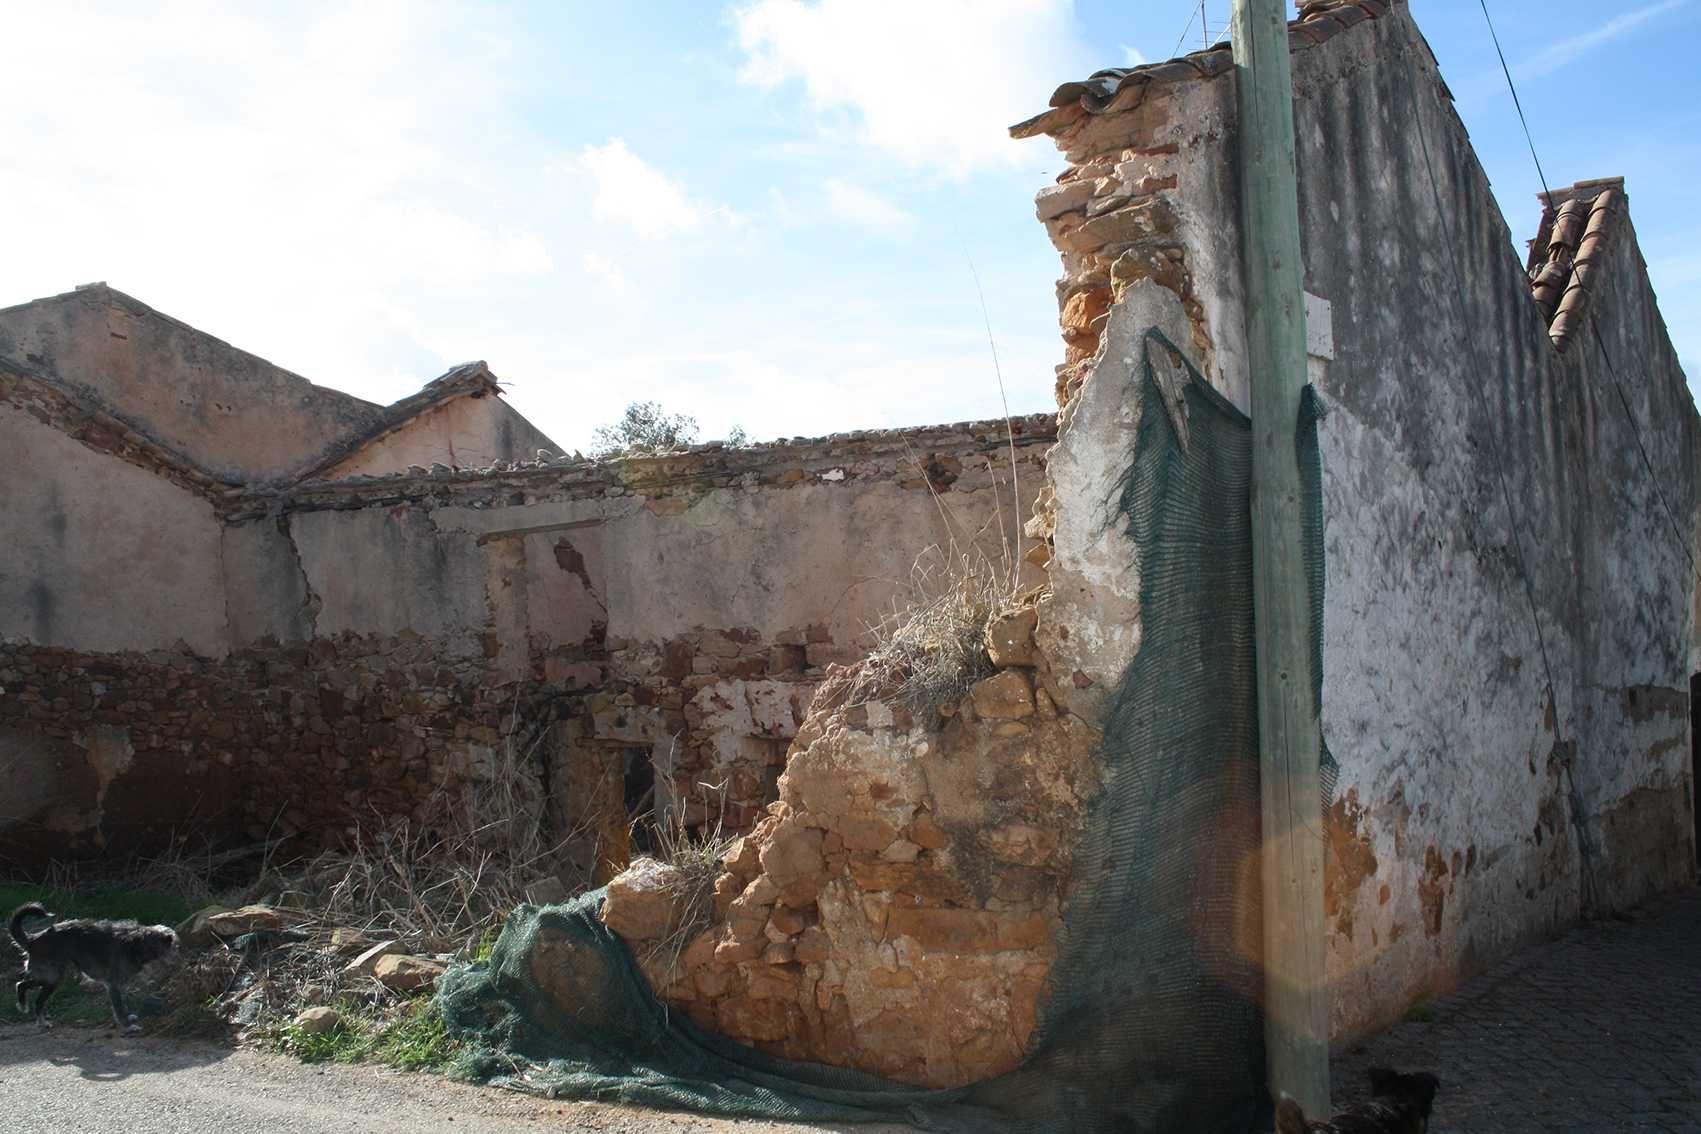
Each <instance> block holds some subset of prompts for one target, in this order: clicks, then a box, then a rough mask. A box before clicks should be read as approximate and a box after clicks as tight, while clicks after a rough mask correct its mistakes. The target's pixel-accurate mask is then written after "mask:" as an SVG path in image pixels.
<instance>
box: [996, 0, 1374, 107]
mask: <svg viewBox="0 0 1701 1134" xmlns="http://www.w3.org/2000/svg"><path fill="white" fill-rule="evenodd" d="M1402 2H1403V0H1307V2H1306V3H1304V4H1301V5H1300V9H1299V18H1298V19H1297V20H1295V21H1293V22H1292V23H1290V24H1289V25H1288V39H1289V43H1290V45H1291V46H1292V47H1293V48H1294V49H1295V50H1299V49H1301V48H1305V47H1309V46H1312V45H1313V44H1318V43H1322V42H1324V41H1326V40H1328V39H1331V38H1333V37H1334V36H1336V35H1338V34H1339V33H1341V32H1343V31H1346V30H1347V29H1348V28H1350V27H1352V26H1353V25H1354V24H1357V23H1360V22H1362V21H1364V20H1370V19H1375V18H1376V17H1378V16H1384V15H1387V14H1388V10H1389V9H1390V8H1392V7H1393V6H1394V5H1395V4H1398V3H1402ZM1233 65H1234V62H1233V54H1232V51H1231V49H1230V47H1229V44H1228V43H1227V42H1223V43H1219V44H1217V45H1215V46H1214V47H1211V48H1208V49H1207V50H1204V51H1196V52H1194V53H1193V54H1191V55H1184V56H1182V57H1181V58H1180V59H1171V60H1167V61H1165V62H1161V63H1146V64H1143V65H1141V66H1139V67H1132V68H1130V67H1109V68H1106V69H1105V70H1103V71H1094V72H1093V73H1092V74H1091V75H1089V76H1087V78H1085V79H1083V80H1080V81H1078V82H1073V83H1064V84H1063V85H1062V86H1060V87H1058V88H1057V90H1056V91H1055V92H1053V94H1052V96H1051V109H1050V110H1046V111H1043V112H1041V113H1040V114H1036V115H1035V116H1034V117H1032V118H1030V119H1028V120H1027V121H1025V122H1018V123H1017V124H1016V125H1014V126H1012V127H1010V135H1011V137H1015V138H1031V137H1033V136H1034V135H1035V134H1051V133H1056V132H1057V131H1059V130H1062V129H1063V128H1064V127H1066V126H1068V125H1069V124H1070V123H1072V122H1075V121H1076V120H1078V119H1079V118H1080V117H1081V112H1082V111H1083V110H1084V111H1086V112H1087V113H1088V114H1100V113H1102V112H1104V110H1105V109H1107V108H1108V107H1109V106H1110V104H1111V102H1112V101H1113V100H1114V99H1115V98H1116V96H1117V95H1119V94H1121V93H1122V92H1123V91H1125V90H1127V89H1129V88H1131V87H1135V86H1144V85H1146V84H1148V83H1174V82H1187V81H1190V80H1192V79H1200V78H1205V79H1208V78H1211V77H1213V76H1215V75H1220V74H1222V73H1223V72H1224V71H1227V70H1229V69H1230V68H1231V67H1232V66H1233Z"/></svg>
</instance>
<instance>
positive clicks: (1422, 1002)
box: [1406, 996, 1435, 1024]
mask: <svg viewBox="0 0 1701 1134" xmlns="http://www.w3.org/2000/svg"><path fill="white" fill-rule="evenodd" d="M1406 1019H1407V1020H1409V1021H1411V1022H1412V1023H1414V1024H1433V1023H1435V1001H1433V1000H1431V999H1430V998H1429V997H1427V996H1420V997H1418V998H1417V999H1416V1000H1414V1001H1412V1006H1411V1007H1410V1008H1407V1009H1406Z"/></svg>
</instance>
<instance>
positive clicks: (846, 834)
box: [604, 608, 1098, 1087]
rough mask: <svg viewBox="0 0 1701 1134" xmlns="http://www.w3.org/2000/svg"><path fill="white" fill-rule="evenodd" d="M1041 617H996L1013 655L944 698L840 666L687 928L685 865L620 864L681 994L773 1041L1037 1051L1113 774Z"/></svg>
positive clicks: (630, 900)
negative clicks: (1075, 858)
mask: <svg viewBox="0 0 1701 1134" xmlns="http://www.w3.org/2000/svg"><path fill="white" fill-rule="evenodd" d="M1033 627H1034V614H1033V611H1032V609H1031V608H1030V609H1027V610H1025V611H1023V612H1021V613H1017V614H1013V615H1012V616H1011V617H1009V618H1007V619H1005V620H1003V621H1001V622H1000V623H999V624H997V625H996V627H995V629H994V632H993V634H992V638H993V641H994V643H995V655H996V656H997V657H999V658H1000V660H1002V661H1003V662H1005V663H1006V664H1005V665H1004V667H1003V668H1000V669H999V670H998V672H996V673H995V674H994V675H993V676H990V677H988V678H986V679H984V680H982V681H980V682H979V683H978V684H976V685H974V686H973V687H972V689H971V690H970V692H969V694H968V695H967V696H965V697H964V698H963V699H962V700H961V701H960V702H957V703H950V704H946V705H943V706H940V707H939V708H938V709H936V710H935V709H929V710H925V711H923V710H922V709H920V708H919V707H918V708H917V709H916V710H915V711H912V709H911V708H910V707H909V706H908V704H907V703H906V701H905V699H904V697H903V696H902V695H901V694H900V693H899V692H898V691H897V690H895V689H893V688H886V689H867V688H863V686H864V685H865V684H866V682H867V681H868V680H869V679H870V675H869V672H868V671H867V669H866V667H863V666H858V667H851V668H845V667H839V666H833V667H831V668H830V669H829V675H828V677H827V680H826V683H825V684H824V685H823V687H822V690H821V692H820V693H819V694H818V696H817V698H816V701H815V705H814V707H813V709H812V710H811V712H810V714H809V717H808V719H807V721H806V722H805V723H804V726H803V728H802V730H801V731H800V732H799V733H798V735H797V737H796V739H795V741H794V742H793V745H792V749H791V753H790V756H789V758H788V759H787V761H786V763H785V774H784V775H783V776H782V777H781V778H780V781H779V785H778V787H779V799H778V802H776V803H774V804H772V805H770V806H769V807H768V809H767V815H766V816H765V817H764V818H763V819H762V821H761V822H760V823H758V824H757V825H756V827H755V829H754V830H753V831H752V832H751V833H750V834H749V835H747V836H745V837H744V838H742V839H740V840H738V841H737V842H736V843H735V844H734V846H733V848H732V850H731V851H730V852H729V853H728V854H727V856H726V859H725V866H726V870H725V872H724V873H723V874H721V875H720V877H719V878H718V879H717V880H716V882H715V897H714V914H715V924H713V925H712V926H710V927H709V928H707V929H704V930H702V931H701V932H700V933H698V934H697V935H696V936H695V937H694V938H693V939H692V940H690V941H689V942H683V943H681V942H678V940H677V937H675V939H674V941H673V943H672V947H671V948H670V947H669V942H668V935H669V934H675V935H676V934H677V933H678V926H677V919H678V917H679V916H680V914H679V912H678V911H677V910H675V909H674V907H673V905H672V902H673V901H674V897H675V895H674V894H673V893H672V892H671V891H670V887H672V886H676V885H677V883H676V881H675V880H674V879H673V877H672V876H671V874H672V868H669V867H662V866H657V865H655V864H648V865H642V866H640V867H637V868H634V870H633V871H632V872H631V873H629V874H627V875H623V876H622V877H621V878H619V879H616V880H615V882H614V884H613V885H612V886H611V888H610V893H609V899H608V901H607V902H606V903H605V907H604V916H605V918H606V919H607V920H608V923H609V925H610V926H611V927H612V928H614V929H616V931H618V932H621V933H623V934H625V935H626V936H627V937H628V939H629V940H630V941H631V942H632V943H633V946H634V949H635V950H636V952H637V955H638V957H639V961H640V964H642V965H643V966H644V968H645V970H646V973H647V974H648V975H649V977H650V979H651V981H652V983H653V985H654V986H655V987H656V988H657V990H658V991H659V992H660V994H661V995H662V996H663V998H664V999H666V1000H668V1001H669V1002H671V1003H672V1004H674V1005H675V1006H676V1007H678V1008H679V1009H681V1010H683V1011H685V1012H686V1013H688V1014H689V1015H690V1016H691V1018H692V1019H693V1020H695V1021H696V1022H697V1023H698V1024H700V1025H701V1026H703V1027H705V1028H709V1029H711V1030H714V1031H718V1032H721V1033H722V1034H725V1035H728V1036H732V1037H734V1038H736V1039H739V1040H742V1041H744V1042H747V1043H750V1044H753V1045H755V1046H757V1047H759V1048H761V1049H762V1050H764V1051H768V1052H770V1053H772V1054H775V1055H780V1056H785V1057H788V1058H793V1059H801V1060H808V1061H813V1062H826V1063H831V1064H837V1065H844V1066H852V1067H856V1068H859V1069H861V1070H865V1071H870V1072H874V1073H877V1074H881V1075H885V1076H887V1077H889V1078H892V1079H895V1080H898V1081H900V1082H908V1083H914V1084H917V1085H922V1086H931V1087H947V1086H957V1085H962V1084H965V1083H970V1082H975V1081H978V1080H980V1079H983V1078H986V1077H988V1076H990V1075H995V1074H998V1073H999V1072H1001V1071H1007V1070H1010V1069H1012V1068H1014V1067H1015V1066H1016V1065H1017V1064H1018V1063H1019V1062H1020V1060H1021V1057H1022V1055H1023V1053H1024V1051H1025V1050H1026V1047H1027V1043H1028V1038H1029V1036H1030V1035H1031V1034H1032V1032H1033V1029H1034V1027H1035V1023H1036V1020H1037V1018H1038V1013H1039V1012H1040V1011H1041V1008H1042V1006H1043V1002H1044V997H1045V995H1046V991H1045V990H1046V980H1047V976H1048V974H1049V971H1050V965H1051V961H1052V957H1053V953H1054V949H1055V943H1056V939H1057V935H1058V932H1059V928H1060V913H1061V909H1062V904H1063V901H1064V899H1065V894H1066V889H1067V882H1068V879H1069V876H1070V852H1071V849H1072V847H1073V845H1074V842H1075V839H1076V836H1077V835H1078V833H1079V829H1080V824H1081V821H1082V817H1083V808H1084V804H1085V801H1086V799H1087V798H1088V797H1089V796H1090V795H1091V793H1092V790H1093V789H1094V787H1096V785H1097V775H1098V772H1097V768H1096V765H1095V763H1094V760H1093V753H1094V750H1095V748H1096V746H1097V742H1098V737H1097V734H1096V733H1095V731H1094V730H1093V729H1092V728H1091V727H1090V726H1088V725H1087V724H1085V723H1084V722H1082V721H1081V720H1079V719H1078V718H1076V717H1073V716H1071V715H1069V714H1067V713H1060V712H1059V711H1058V709H1057V696H1058V695H1060V694H1058V691H1057V684H1058V683H1057V680H1056V678H1055V676H1054V675H1053V673H1052V671H1051V669H1050V667H1049V666H1048V665H1047V664H1046V661H1045V659H1044V657H1043V656H1041V655H1040V654H1039V653H1038V652H1037V651H1036V650H1035V649H1034V648H1033V641H1032V634H1033ZM1048 690H1049V692H1048ZM680 944H683V945H684V947H683V949H681V948H680Z"/></svg>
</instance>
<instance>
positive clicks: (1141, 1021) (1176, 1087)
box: [439, 331, 1333, 1134]
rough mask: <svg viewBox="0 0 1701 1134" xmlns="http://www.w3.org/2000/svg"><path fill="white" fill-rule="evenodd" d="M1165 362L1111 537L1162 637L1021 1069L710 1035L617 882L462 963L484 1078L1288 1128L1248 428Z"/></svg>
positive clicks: (585, 1088)
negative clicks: (617, 902)
mask: <svg viewBox="0 0 1701 1134" xmlns="http://www.w3.org/2000/svg"><path fill="white" fill-rule="evenodd" d="M1143 355H1144V364H1145V365H1144V368H1143V374H1142V378H1141V382H1140V397H1141V411H1140V421H1139V427H1138V432H1137V437H1136V443H1135V445H1134V450H1133V452H1132V453H1131V454H1130V464H1129V467H1128V469H1127V471H1126V474H1125V476H1124V477H1123V479H1122V481H1121V483H1120V485H1119V488H1118V490H1117V492H1116V493H1115V495H1114V497H1113V498H1112V499H1111V500H1108V501H1106V502H1105V513H1106V515H1107V516H1108V517H1110V521H1109V523H1108V524H1107V528H1106V531H1105V533H1104V538H1107V539H1129V540H1132V541H1133V543H1134V544H1135V546H1136V547H1137V549H1138V562H1139V564H1140V608H1141V612H1142V631H1143V639H1142V643H1141V646H1140V648H1139V650H1138V652H1137V653H1136V655H1135V658H1134V661H1133V662H1132V663H1131V664H1130V665H1129V667H1128V670H1127V672H1126V673H1125V674H1123V676H1122V678H1121V680H1120V682H1119V684H1118V687H1117V689H1116V690H1115V692H1114V695H1113V697H1112V700H1111V704H1110V710H1109V714H1108V719H1107V721H1106V727H1105V733H1104V742H1103V745H1102V751H1101V753H1100V757H1099V759H1100V761H1101V763H1102V767H1103V774H1104V782H1103V787H1102V789H1101V790H1100V792H1099V794H1098V796H1097V797H1096V798H1095V799H1094V801H1093V802H1092V804H1091V806H1090V808H1089V815H1088V825H1087V831H1086V834H1085V836H1084V838H1083V841H1082V843H1081V845H1080V846H1079V847H1078V848H1077V850H1076V852H1075V855H1074V878H1075V884H1074V888H1073V890H1072V892H1071V894H1070V897H1069V901H1068V905H1067V908H1066V910H1065V913H1064V922H1065V937H1064V939H1063V941H1062V942H1061V943H1060V950H1059V954H1058V957H1057V960H1056V963H1055V966H1054V968H1053V972H1052V995H1051V997H1050V999H1049V1001H1048V1002H1047V1004H1046V1005H1045V1007H1044V1010H1043V1013H1042V1016H1041V1020H1040V1025H1039V1028H1038V1030H1037V1031H1036V1033H1035V1035H1034V1037H1033V1039H1032V1041H1031V1043H1030V1046H1029V1054H1028V1057H1027V1059H1026V1060H1025V1062H1024V1063H1023V1065H1022V1066H1021V1067H1020V1068H1018V1069H1017V1070H1015V1071H1013V1072H1011V1073H1009V1074H1007V1075H1003V1076H1000V1077H998V1078H996V1079H992V1080H989V1081H987V1082H984V1083H980V1084H976V1085H974V1086H971V1087H966V1088H962V1089H958V1090H952V1091H927V1090H918V1089H916V1088H911V1087H904V1086H901V1085H898V1084H894V1083H891V1082H887V1081H884V1080H880V1079H875V1078H872V1077H870V1076H867V1075H863V1074H859V1073H856V1072H851V1071H844V1070H838V1069H833V1068H825V1067H818V1066H813V1065H808V1064H800V1063H795V1062H786V1061H782V1060H777V1059H774V1058H771V1057H769V1056H766V1055H763V1054H761V1053H759V1052H757V1051H754V1050H752V1049H750V1048H747V1047H743V1046H741V1045H738V1044H735V1043H732V1042H730V1041H728V1040H726V1039H723V1038H720V1037H717V1036H714V1035H710V1034H707V1033H705V1032H703V1031H701V1030H700V1029H698V1028H696V1027H695V1026H694V1025H693V1024H692V1023H691V1022H690V1021H689V1020H688V1019H686V1018H685V1017H684V1016H683V1015H682V1014H681V1013H678V1012H670V1011H668V1010H667V1009H666V1007H665V1006H663V1005H662V1004H661V1003H660V1002H659V1001H658V1000H657V999H656V997H655V996H654V994H653V993H652V992H651V991H650V989H649V988H648V986H647V984H646V983H645V981H644V979H643V977H642V975H641V974H640V973H639V971H638V968H637V965H636V963H635V962H634V960H633V959H632V956H631V954H630V953H629V952H628V950H627V948H626V946H625V945H624V943H623V942H621V941H620V940H619V938H617V937H616V936H614V935H613V934H611V933H609V932H608V930H607V929H605V928H604V927H603V925H602V924H601V922H599V921H598V920H597V917H596V912H597V908H598V905H599V904H600V902H601V898H602V894H601V892H600V891H598V892H595V893H591V894H586V895H584V896H582V897H580V898H578V899H576V900H574V901H573V902H571V903H569V904H568V905H565V906H557V907H547V908H543V909H538V908H534V907H530V906H521V907H520V908H519V909H518V910H516V911H515V913H514V914H513V916H512V917H511V918H510V919H509V921H508V923H507V925H506V927H505V928H504V930H503V932H502V936H501V938H500V940H499V941H498V942H497V944H496V947H495V950H494V952H493V953H492V955H491V957H490V959H489V960H488V962H485V963H483V964H477V965H470V966H463V967H459V968H456V969H454V970H452V971H451V972H450V973H449V974H448V975H447V976H446V977H445V978H444V980H443V981H442V983H441V991H440V994H439V995H440V1000H441V1003H442V1005H443V1009H444V1015H445V1018H446V1020H447V1021H448V1024H449V1026H450V1029H451V1030H452V1031H453V1032H454V1033H455V1034H456V1035H457V1036H459V1037H461V1038H462V1039H463V1040H464V1041H465V1042H466V1043H467V1045H468V1050H469V1052H470V1053H471V1064H470V1066H469V1070H470V1071H471V1072H472V1073H473V1074H474V1075H476V1076H479V1077H484V1078H489V1079H495V1080H499V1081H502V1082H504V1083H505V1084H507V1085H510V1086H515V1087H519V1088H522V1089H527V1090H533V1091H537V1092H539V1093H545V1094H550V1095H553V1096H556V1097H571V1098H589V1099H602V1100H608V1101H625V1102H637V1103H645V1104H652V1105H657V1106H666V1107H679V1108H688V1109H692V1110H698V1111H703V1112H708V1113H715V1114H722V1115H736V1116H748V1117H759V1118H770V1119H792V1120H800V1121H881V1120H884V1121H902V1122H908V1123H912V1124H914V1125H916V1126H920V1127H923V1128H925V1129H931V1130H941V1131H962V1132H970V1131H975V1132H983V1131H1010V1132H1012V1134H1041V1132H1046V1134H1050V1132H1080V1134H1095V1132H1101V1131H1102V1132H1111V1131H1116V1132H1123V1131H1134V1132H1148V1131H1150V1132H1160V1131H1162V1132H1170V1131H1189V1132H1195V1134H1213V1132H1222V1134H1230V1132H1232V1134H1242V1132H1246V1131H1251V1130H1253V1129H1255V1128H1256V1126H1257V1125H1258V1124H1259V1123H1260V1122H1263V1121H1265V1120H1266V1119H1267V1116H1268V1110H1269V1106H1268V1102H1267V1101H1266V1098H1265V1090H1264V1040H1263V1022H1262V1016H1261V1013H1260V1008H1259V1002H1260V1000H1261V997H1262V986H1263V977H1262V973H1261V969H1260V966H1259V952H1260V948H1261V926H1260V922H1259V900H1260V882H1259V874H1258V862H1257V858H1256V852H1257V848H1258V844H1259V825H1260V824H1259V794H1258V748H1257V737H1258V721H1257V695H1256V690H1255V686H1254V672H1253V629H1252V626H1253V623H1252V555H1251V517H1250V511H1249V489H1250V483H1251V466H1252V459H1251V439H1250V430H1249V426H1248V422H1247V420H1246V418H1245V417H1244V416H1243V415H1242V414H1240V413H1239V412H1238V411H1237V410H1235V409H1234V407H1233V406H1232V405H1230V404H1229V403H1228V402H1226V401H1225V400H1224V399H1223V398H1222V397H1221V396H1219V395H1218V394H1217V393H1216V392H1215V391H1213V390H1212V389H1211V388H1210V387H1209V386H1208V385H1207V384H1206V383H1205V382H1204V380H1203V379H1202V378H1201V377H1200V376H1199V374H1198V373H1197V372H1196V371H1195V370H1193V368H1192V367H1191V366H1190V365H1188V364H1187V362H1186V360H1185V358H1184V357H1183V356H1182V355H1181V353H1180V352H1179V351H1177V350H1175V349H1174V347H1173V346H1172V345H1171V344H1169V342H1168V340H1166V339H1164V338H1163V336H1162V335H1161V334H1159V333H1158V332H1156V331H1150V332H1148V333H1147V335H1146V337H1145V340H1144V342H1143ZM1154 362H1156V364H1157V365H1156V366H1154ZM1160 376H1161V378H1162V380H1161V381H1160ZM1166 390H1167V395H1168V396H1167V398H1166ZM1315 425H1316V402H1315V399H1314V398H1313V397H1311V396H1310V395H1309V392H1308V396H1307V398H1306V401H1305V409H1304V412H1303V413H1302V420H1301V421H1299V422H1298V423H1296V444H1297V445H1298V446H1299V451H1300V455H1301V465H1302V469H1303V470H1304V472H1305V475H1306V477H1307V479H1308V482H1309V483H1308V485H1307V487H1308V492H1307V504H1308V508H1307V523H1306V536H1307V538H1308V541H1309V543H1310V551H1311V558H1310V563H1311V567H1312V576H1313V577H1312V584H1313V596H1314V599H1315V605H1314V609H1315V611H1316V613H1317V619H1316V623H1315V625H1316V626H1318V627H1319V628H1320V627H1321V624H1322V617H1321V616H1322V562H1323V560H1322V521H1321V505H1320V495H1319V473H1318V462H1317V446H1316V430H1315ZM1319 650H1320V647H1319ZM1319 672H1321V669H1319ZM1325 760H1326V768H1325V783H1326V784H1328V783H1330V782H1332V775H1331V774H1330V772H1331V771H1332V768H1333V765H1332V762H1329V761H1327V757H1325ZM540 980H543V981H547V982H549V985H550V986H549V988H548V989H547V990H546V989H545V988H544V987H543V986H542V985H540Z"/></svg>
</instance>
